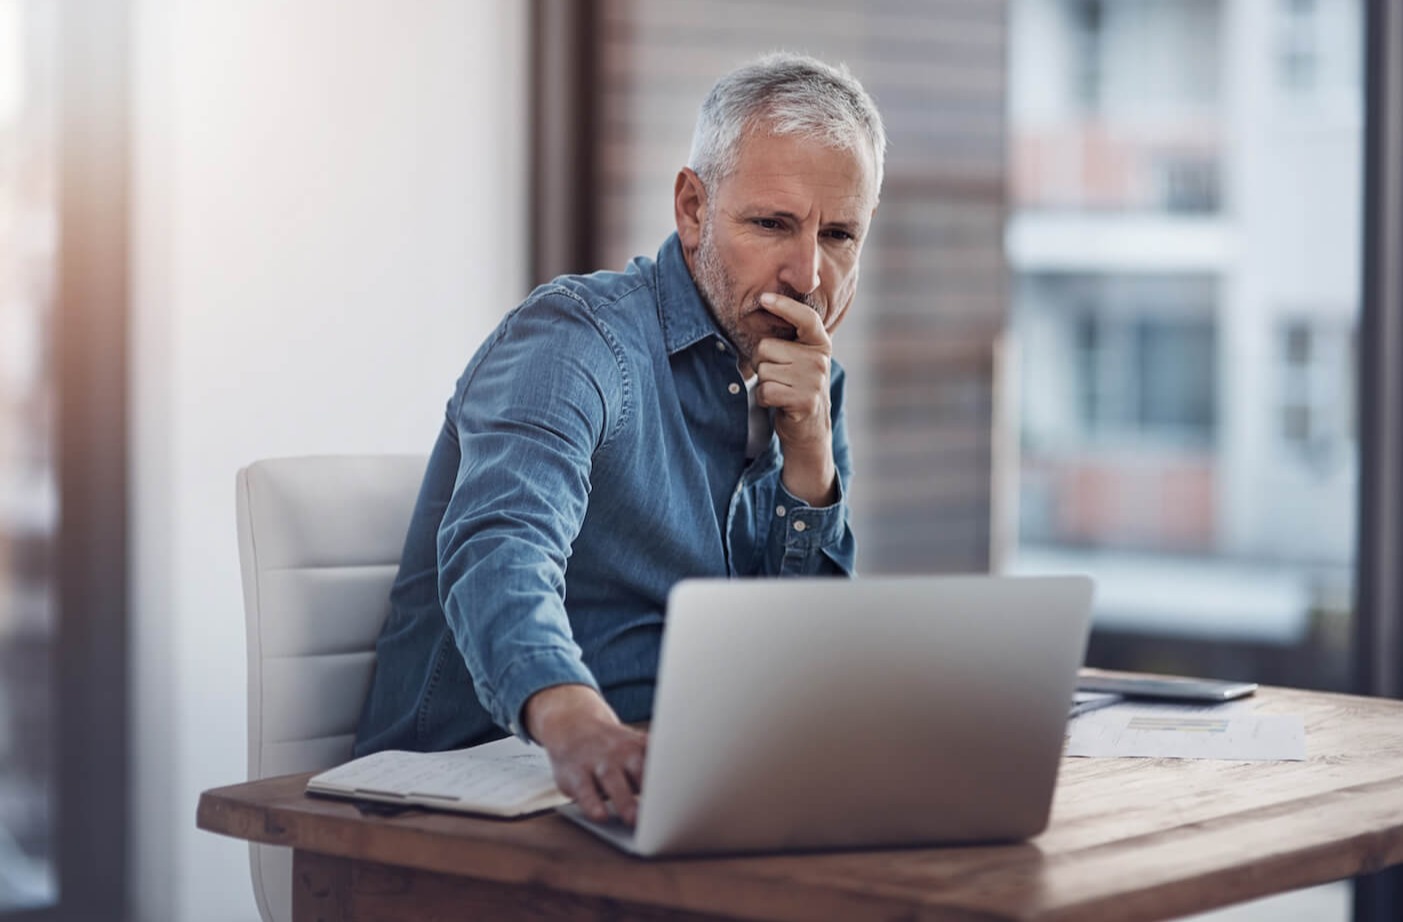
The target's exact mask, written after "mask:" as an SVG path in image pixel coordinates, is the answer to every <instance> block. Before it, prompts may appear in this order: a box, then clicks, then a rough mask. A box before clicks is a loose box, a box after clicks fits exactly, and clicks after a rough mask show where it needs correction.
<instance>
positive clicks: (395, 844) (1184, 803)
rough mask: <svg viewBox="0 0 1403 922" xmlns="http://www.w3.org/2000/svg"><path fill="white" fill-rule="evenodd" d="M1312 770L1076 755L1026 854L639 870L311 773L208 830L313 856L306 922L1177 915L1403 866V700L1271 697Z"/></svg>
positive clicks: (636, 863) (568, 833)
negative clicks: (328, 794) (314, 783)
mask: <svg viewBox="0 0 1403 922" xmlns="http://www.w3.org/2000/svg"><path fill="white" fill-rule="evenodd" d="M1258 694H1259V705H1258V708H1257V710H1259V711H1261V712H1266V713H1298V714H1301V715H1303V716H1304V717H1305V720H1306V727H1307V747H1308V753H1309V756H1310V758H1309V760H1308V761H1307V762H1282V763H1245V762H1209V761H1175V760H1167V759H1166V760H1152V759H1066V760H1065V761H1064V762H1063V765H1062V773H1061V776H1060V779H1059V782H1058V787H1057V796H1056V801H1055V804H1054V807H1053V817H1052V825H1051V827H1050V828H1049V829H1048V830H1047V832H1045V833H1043V834H1042V835H1041V836H1039V837H1037V838H1036V839H1033V840H1032V841H1031V842H1027V843H1023V844H1019V845H1007V846H984V847H974V848H931V849H895V850H881V851H863V852H843V853H827V854H816V855H802V856H794V855H791V856H782V857H764V858H746V859H738V858H728V859H689V860H670V861H641V860H637V859H633V858H628V857H625V856H623V855H621V854H619V853H617V852H615V851H614V850H613V849H611V848H610V847H609V846H607V845H604V844H603V843H602V842H600V841H598V840H596V839H595V838H593V837H592V836H590V835H589V834H587V833H585V832H584V831H582V830H579V829H576V828H574V827H573V826H572V825H571V824H570V823H569V822H567V821H566V820H564V819H562V818H560V817H557V816H553V815H547V816H540V817H536V818H533V819H529V820H523V821H518V822H503V821H491V820H478V819H472V818H467V817H463V816H455V815H451V814H432V813H413V814H404V815H401V816H398V817H394V818H388V819H387V818H375V817H364V816H362V815H361V814H360V813H359V812H358V811H357V810H356V808H355V807H354V806H352V805H350V804H345V803H340V802H337V801H331V800H324V799H313V798H309V797H306V796H304V795H303V793H302V789H303V784H304V783H305V781H306V778H307V776H306V775H291V776H287V777H283V778H273V779H268V780H265V781H258V782H252V783H248V784H239V785H234V786H232V787H226V788H219V789H216V790H212V791H208V792H206V793H205V794H204V795H202V796H201V798H200V806H199V818H198V823H199V826H200V828H201V829H206V830H210V831H212V832H218V833H223V834H225V835H230V836H236V837H238V838H241V839H250V840H253V841H256V842H267V843H272V844H278V845H288V846H292V847H293V848H294V849H295V859H294V861H295V864H294V872H293V878H294V884H293V889H294V891H295V892H294V910H295V917H296V919H297V920H299V922H304V920H313V919H317V920H358V922H369V920H376V922H388V920H391V919H393V920H415V919H450V918H451V919H457V918H465V919H467V918H470V919H487V920H510V919H527V918H529V919H535V920H540V919H591V920H600V919H610V920H662V919H669V920H683V922H687V920H701V919H783V920H795V922H811V920H824V919H832V920H845V922H846V920H869V919H870V920H876V919H884V920H891V919H920V920H966V922H969V920H976V919H977V920H985V922H988V920H999V919H1008V920H1013V919H1017V920H1071V919H1076V920H1107V922H1136V920H1153V919H1172V918H1175V917H1177V916H1180V915H1185V914H1188V913H1192V912H1198V911H1202V910H1206V909H1212V908H1215V907H1218V906H1223V905H1226V904H1229V903H1235V902H1239V901H1242V900H1247V899H1251V898H1254V897H1259V896H1264V895H1266V894H1270V893H1278V892H1282V891H1286V890H1293V889H1296V888H1298V887H1304V886H1308V885H1311V884H1319V883H1323V882H1325V881H1330V880H1335V879H1339V878H1343V877H1349V876H1352V875H1355V874H1361V873H1366V872H1371V871H1376V870H1378V869H1380V868H1383V867H1385V866H1387V865H1392V864H1396V863H1399V862H1401V861H1403V702H1396V701H1385V700H1377V699H1372V698H1357V697H1352V696H1346V695H1329V694H1322V693H1316V692H1304V691H1297V690H1291V689H1284V688H1265V689H1263V690H1262V691H1260V692H1259V693H1258Z"/></svg>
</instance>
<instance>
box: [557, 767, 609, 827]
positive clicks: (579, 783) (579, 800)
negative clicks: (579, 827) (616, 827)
mask: <svg viewBox="0 0 1403 922" xmlns="http://www.w3.org/2000/svg"><path fill="white" fill-rule="evenodd" d="M561 790H562V791H563V792H564V793H565V795H566V796H568V797H573V798H574V800H575V805H576V806H578V807H579V808H580V810H581V811H583V812H584V814H585V816H587V817H589V818H590V819H592V820H594V821H595V822H596V823H603V822H605V821H607V820H608V819H609V808H608V807H606V806H605V805H604V797H603V796H602V795H601V793H600V789H599V786H598V785H597V784H596V782H595V779H594V775H593V774H592V773H590V772H585V771H581V772H572V773H571V778H570V783H569V785H568V786H567V785H562V786H561Z"/></svg>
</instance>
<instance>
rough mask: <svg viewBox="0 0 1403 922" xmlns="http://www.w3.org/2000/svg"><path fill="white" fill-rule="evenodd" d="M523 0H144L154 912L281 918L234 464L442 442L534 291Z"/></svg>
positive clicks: (147, 626)
mask: <svg viewBox="0 0 1403 922" xmlns="http://www.w3.org/2000/svg"><path fill="white" fill-rule="evenodd" d="M525 6H526V5H525V4H521V3H517V2H514V0H415V2H413V3H399V2H394V0H239V2H237V3H230V2H227V0H136V2H135V3H134V11H135V23H134V25H135V40H136V45H135V54H134V81H133V88H134V95H135V112H136V122H135V129H136V130H135V145H136V147H135V165H134V186H133V189H134V198H133V222H134V234H133V240H134V243H135V254H134V260H135V261H134V268H133V301H132V303H133V308H134V319H133V326H134V331H133V336H134V340H133V362H132V368H133V376H134V380H133V393H134V413H135V415H134V429H133V436H134V438H133V447H132V453H133V455H132V461H133V476H134V493H133V497H132V498H133V542H134V544H133V547H134V552H135V568H136V580H135V588H134V599H133V605H132V615H133V632H134V635H133V663H132V675H133V677H134V696H135V699H134V721H135V727H134V747H133V750H134V760H135V764H134V766H133V767H134V778H135V779H136V780H135V785H136V790H135V810H134V820H133V829H132V847H133V850H134V851H133V857H134V859H135V865H136V875H137V880H136V891H137V893H136V896H137V917H138V918H140V919H142V920H143V922H165V920H182V922H183V920H191V919H200V920H205V922H221V920H235V919H237V920H251V919H256V918H257V911H256V909H255V907H254V903H253V899H252V895H251V890H250V886H249V882H248V871H247V852H246V849H245V847H244V846H243V845H242V844H241V843H239V842H236V841H234V840H232V839H224V838H221V837H218V836H214V835H211V834H208V833H204V832H200V831H198V830H196V829H195V825H194V821H195V804H196V800H197V798H198V795H199V792H200V791H201V790H202V789H205V788H208V787H212V786H216V785H222V784H229V783H233V782H237V781H240V780H242V779H243V777H244V771H245V748H244V746H245V735H244V727H245V706H244V695H245V687H244V682H245V669H244V634H243V621H242V607H241V600H240V588H239V579H238V561H237V547H236V541H235V532H234V517H233V511H234V472H235V470H236V469H237V468H238V467H239V466H240V465H242V464H245V463H247V462H249V461H251V460H253V459H255V458H259V457H265V456H271V455H288V454H304V453H318V452H380V451H427V450H428V448H429V447H430V445H431V444H432V440H433V438H434V435H435V433H436V431H437V426H438V421H439V419H440V418H441V414H442V409H443V405H444V402H445V401H446V399H447V398H448V396H449V394H450V391H451V388H452V384H453V381H454V379H455V378H456V376H457V374H458V372H459V371H460V370H461V368H462V366H463V364H464V363H465V362H466V360H467V358H468V356H469V355H470V353H471V352H472V350H473V349H474V348H475V346H476V344H477V342H478V341H479V340H480V339H481V337H482V336H483V335H484V334H485V333H486V332H487V331H488V329H489V328H490V326H491V324H492V323H493V322H494V320H495V319H496V318H497V317H498V316H500V315H501V313H503V312H504V311H505V310H506V309H507V308H508V307H510V306H511V305H512V304H514V303H515V302H516V301H517V300H519V299H520V298H521V296H522V295H523V294H524V293H525V289H526V284H525V267H524V264H525V231H524V228H525V212H526V198H525V170H526V167H525V153H526V148H525V141H524V132H525V123H526V119H525V109H526V97H525V73H526V61H525V43H526V32H525V22H524V17H525V13H524V8H525Z"/></svg>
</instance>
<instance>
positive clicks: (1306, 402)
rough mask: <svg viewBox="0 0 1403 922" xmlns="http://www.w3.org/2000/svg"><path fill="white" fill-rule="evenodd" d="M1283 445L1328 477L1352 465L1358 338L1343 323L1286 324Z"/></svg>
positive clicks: (1281, 343) (1281, 358) (1311, 321)
mask: <svg viewBox="0 0 1403 922" xmlns="http://www.w3.org/2000/svg"><path fill="white" fill-rule="evenodd" d="M1279 350H1280V351H1279V368H1280V382H1281V383H1280V394H1281V401H1280V407H1281V410H1280V424H1279V432H1280V438H1281V442H1282V444H1283V447H1284V448H1285V450H1286V451H1287V453H1288V454H1289V455H1290V456H1291V457H1293V458H1295V459H1297V460H1298V461H1299V462H1300V463H1302V464H1304V465H1306V466H1308V467H1310V468H1312V469H1314V470H1316V471H1318V472H1320V473H1322V474H1324V473H1326V472H1328V471H1329V470H1330V469H1331V468H1333V467H1335V466H1338V465H1340V464H1343V463H1347V459H1348V456H1347V454H1346V452H1347V451H1349V450H1352V448H1353V444H1354V440H1355V418H1356V413H1355V399H1354V389H1355V388H1354V371H1355V368H1356V367H1357V366H1356V359H1355V337H1354V334H1353V332H1352V330H1351V329H1349V328H1347V327H1345V326H1344V325H1343V324H1341V323H1330V322H1328V321H1320V320H1314V319H1294V320H1285V321H1283V322H1282V326H1281V333H1280V340H1279Z"/></svg>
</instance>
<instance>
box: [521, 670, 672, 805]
mask: <svg viewBox="0 0 1403 922" xmlns="http://www.w3.org/2000/svg"><path fill="white" fill-rule="evenodd" d="M523 717H524V720H525V723H526V731H527V732H528V733H530V734H531V737H532V738H533V739H534V740H536V742H538V743H540V744H541V745H542V746H544V747H545V749H546V752H547V753H548V754H549V755H550V762H551V768H552V769H553V770H554V773H555V783H556V785H557V786H559V788H560V790H561V792H562V793H564V794H565V796H567V797H570V798H573V799H574V801H575V803H576V804H578V805H579V807H580V809H581V810H582V811H583V812H584V814H585V816H587V817H589V818H590V819H592V820H597V821H599V822H603V821H605V820H607V819H608V818H609V806H612V807H613V810H614V813H616V814H617V815H618V817H619V819H621V820H623V821H624V822H625V823H627V824H628V825H629V826H632V825H634V824H635V823H636V822H637V820H638V792H639V790H641V789H642V786H643V755H644V752H645V751H646V749H647V745H648V734H646V733H644V732H642V731H641V730H635V729H633V728H632V727H627V726H624V725H623V724H622V723H620V722H619V718H618V716H617V715H616V714H615V713H614V711H613V709H612V708H610V707H609V705H608V703H607V702H605V700H604V699H603V698H602V697H600V695H599V693H598V692H596V691H595V690H594V689H593V688H590V687H589V686H588V685H555V686H552V687H550V688H546V689H542V690H541V691H538V692H536V694H534V695H532V696H531V697H530V698H528V699H527V700H526V707H525V708H524V714H523ZM606 801H607V802H608V805H609V806H606Z"/></svg>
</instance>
